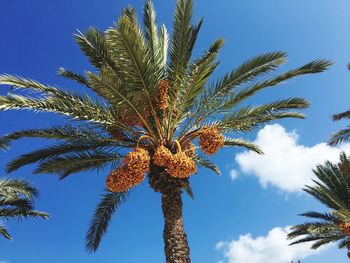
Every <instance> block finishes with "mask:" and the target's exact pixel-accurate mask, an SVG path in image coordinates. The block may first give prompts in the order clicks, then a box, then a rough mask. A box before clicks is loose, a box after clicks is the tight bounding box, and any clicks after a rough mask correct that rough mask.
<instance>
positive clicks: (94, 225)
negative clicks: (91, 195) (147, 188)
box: [85, 192, 128, 252]
mask: <svg viewBox="0 0 350 263" xmlns="http://www.w3.org/2000/svg"><path fill="white" fill-rule="evenodd" d="M127 196H128V192H126V193H112V192H107V193H105V194H104V195H103V196H102V200H101V201H100V203H99V204H98V205H97V208H96V210H95V213H94V215H93V218H92V220H91V223H90V226H89V229H88V231H87V235H86V243H85V244H86V249H87V250H88V251H89V252H95V251H96V250H97V248H98V247H99V245H100V242H101V239H102V236H103V235H104V234H105V232H106V231H107V228H108V225H109V222H110V221H111V219H112V216H113V214H114V213H115V212H116V210H117V208H118V207H119V206H120V205H121V204H122V203H123V202H125V201H126V198H127Z"/></svg>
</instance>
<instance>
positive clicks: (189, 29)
mask: <svg viewBox="0 0 350 263" xmlns="http://www.w3.org/2000/svg"><path fill="white" fill-rule="evenodd" d="M192 9H193V2H192V0H179V1H177V5H176V10H175V15H174V21H173V32H172V36H171V45H170V64H169V79H170V80H171V82H172V83H173V84H172V89H173V90H172V93H173V94H176V93H177V89H179V88H180V87H179V83H180V82H181V80H182V79H183V78H184V76H185V73H186V69H187V65H188V62H189V60H190V58H191V55H192V48H193V45H194V42H195V40H196V37H197V33H198V31H199V28H200V24H201V23H200V24H199V26H197V27H196V28H194V27H193V26H192V24H191V19H192Z"/></svg>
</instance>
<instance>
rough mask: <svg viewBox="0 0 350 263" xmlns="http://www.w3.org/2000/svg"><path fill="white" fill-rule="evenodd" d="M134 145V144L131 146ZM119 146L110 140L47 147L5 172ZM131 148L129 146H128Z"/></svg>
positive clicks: (29, 154) (23, 158)
mask: <svg viewBox="0 0 350 263" xmlns="http://www.w3.org/2000/svg"><path fill="white" fill-rule="evenodd" d="M133 145H135V144H133ZM115 146H121V147H124V146H126V145H124V144H123V143H119V142H113V141H110V140H107V141H103V140H97V141H96V140H91V141H84V140H81V141H74V142H69V143H61V144H58V145H52V146H47V147H45V148H42V149H39V150H35V151H32V152H30V153H27V154H24V155H21V156H19V157H17V158H15V159H13V160H12V161H10V162H9V163H8V164H7V167H6V171H7V172H13V171H15V170H17V169H19V168H21V167H23V166H25V165H28V164H31V163H36V162H39V161H45V160H47V159H48V158H52V157H56V156H59V155H62V154H66V153H77V152H84V151H89V150H97V149H106V148H108V147H115ZM129 146H131V145H129Z"/></svg>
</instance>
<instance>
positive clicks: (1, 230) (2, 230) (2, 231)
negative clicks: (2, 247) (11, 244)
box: [0, 224, 12, 240]
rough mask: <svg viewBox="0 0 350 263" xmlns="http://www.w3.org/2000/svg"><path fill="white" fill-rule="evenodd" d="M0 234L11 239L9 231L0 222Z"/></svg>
mask: <svg viewBox="0 0 350 263" xmlns="http://www.w3.org/2000/svg"><path fill="white" fill-rule="evenodd" d="M0 235H2V236H3V237H4V238H6V239H8V240H12V237H11V235H10V233H9V232H8V231H7V229H6V228H5V226H4V225H2V224H0Z"/></svg>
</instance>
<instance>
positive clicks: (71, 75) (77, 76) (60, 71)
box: [57, 67, 89, 87]
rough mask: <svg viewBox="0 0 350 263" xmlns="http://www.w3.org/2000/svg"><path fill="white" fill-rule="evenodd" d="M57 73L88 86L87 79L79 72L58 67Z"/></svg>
mask: <svg viewBox="0 0 350 263" xmlns="http://www.w3.org/2000/svg"><path fill="white" fill-rule="evenodd" d="M57 73H58V75H60V76H62V77H65V78H67V79H71V80H74V81H76V82H77V83H79V84H82V85H85V86H87V87H89V82H88V80H87V79H86V78H85V77H84V76H83V75H81V74H79V73H77V72H74V71H72V70H69V69H65V68H62V67H61V68H59V69H58V72H57Z"/></svg>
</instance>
